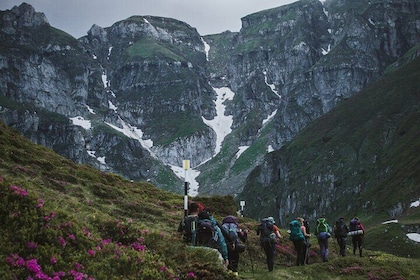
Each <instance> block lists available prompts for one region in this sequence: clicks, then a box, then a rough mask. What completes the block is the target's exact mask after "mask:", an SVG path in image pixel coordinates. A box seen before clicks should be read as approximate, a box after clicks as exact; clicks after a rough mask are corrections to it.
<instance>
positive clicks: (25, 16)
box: [0, 0, 420, 209]
mask: <svg viewBox="0 0 420 280" xmlns="http://www.w3.org/2000/svg"><path fill="white" fill-rule="evenodd" d="M419 10H420V7H419V3H418V2H417V1H408V0H405V1H396V0H394V1H393V0H387V1H355V0H352V1H350V0H330V1H322V2H320V1H317V0H302V1H298V2H295V3H293V4H290V5H286V6H282V7H278V8H274V9H269V10H265V11H260V12H257V13H255V14H251V15H248V16H245V17H244V18H242V28H241V30H240V31H239V32H224V33H221V34H214V35H207V36H201V35H200V34H198V32H197V30H196V29H195V28H193V27H191V26H190V25H188V24H187V23H184V22H181V21H178V20H175V19H169V18H162V17H153V16H138V15H136V16H132V17H130V18H127V19H125V20H121V21H119V22H116V23H115V24H113V25H112V26H110V27H100V26H97V25H93V26H92V28H91V29H90V30H89V31H88V33H87V35H86V36H84V37H82V38H79V39H75V38H73V37H71V36H70V35H69V34H67V33H65V32H63V31H61V30H58V29H56V28H54V27H52V26H50V24H49V23H48V20H47V19H46V17H45V16H44V15H43V14H42V13H39V12H36V11H35V9H34V8H33V7H32V6H30V5H28V4H22V5H20V6H18V7H14V8H13V9H11V10H7V11H1V12H0V39H1V40H0V80H1V84H0V106H1V107H0V117H1V118H2V119H3V120H4V122H5V123H6V124H7V125H8V126H11V127H14V128H16V129H17V130H19V131H20V132H21V133H22V134H24V135H25V136H26V137H27V138H29V139H31V140H32V141H33V142H35V143H38V144H42V145H45V146H47V147H50V148H52V149H54V150H55V151H56V152H58V153H59V154H61V155H64V156H65V157H67V158H69V159H71V160H73V161H75V162H77V163H86V164H89V165H92V166H94V167H96V168H98V169H100V170H103V171H108V172H115V173H118V174H121V175H123V176H124V177H126V178H128V179H132V180H136V181H137V180H148V181H151V182H152V183H153V184H155V185H156V186H158V187H160V188H163V189H166V190H170V191H173V192H178V193H179V192H182V191H183V189H182V186H183V184H182V179H183V178H182V174H181V173H182V172H180V170H182V169H181V168H180V166H182V160H184V159H189V160H191V167H192V168H193V171H194V174H199V175H198V176H197V177H196V178H189V180H191V181H195V180H196V181H197V182H198V185H199V189H198V192H199V193H200V194H203V195H205V194H232V195H237V194H240V193H241V192H242V190H243V188H244V186H245V185H247V192H248V188H249V186H250V185H249V183H247V184H246V178H247V176H248V175H249V174H250V173H251V172H252V170H254V168H255V167H257V166H259V165H261V164H264V162H265V160H264V156H265V155H266V154H267V153H269V152H272V151H275V150H279V149H281V148H282V147H283V146H284V145H285V143H288V142H289V141H291V140H293V139H294V137H295V136H296V135H297V134H298V133H299V132H300V131H302V129H304V128H305V127H307V126H308V125H309V124H310V123H312V122H313V121H314V120H316V119H318V118H320V117H322V116H323V115H324V114H326V113H327V112H329V111H331V110H332V109H333V108H335V107H336V106H337V105H338V104H340V103H342V102H343V101H345V100H348V99H349V98H350V97H351V96H353V95H355V94H356V93H358V92H360V91H361V90H363V89H365V88H366V87H367V86H370V85H372V84H373V83H374V82H376V81H377V80H378V79H379V78H381V77H382V75H383V74H384V71H385V70H386V69H387V66H389V65H391V64H392V63H394V62H396V61H397V60H398V59H400V58H402V57H403V55H404V54H406V53H407V52H409V51H410V49H412V48H413V47H415V46H416V45H417V44H418V42H419V41H420V40H419V34H420V32H419V31H420V28H419V26H420V25H419V20H420V19H419V15H420V11H419ZM416 55H417V53H416V52H414V53H413V55H412V57H410V59H413V57H415V56H416ZM344 103H345V102H344ZM221 130H223V132H222V133H221ZM269 156H271V154H270V155H269ZM345 156H346V157H347V156H349V155H345ZM320 166H321V165H320ZM346 168H349V169H350V170H352V168H353V167H351V166H348V167H346ZM267 172H270V171H267ZM180 174H181V175H180ZM320 180H321V181H322V182H324V183H326V182H329V179H328V178H326V179H324V177H322V176H321V177H320ZM244 197H245V196H244ZM248 199H250V198H249V197H247V200H248ZM255 205H257V204H255ZM271 209H273V208H271Z"/></svg>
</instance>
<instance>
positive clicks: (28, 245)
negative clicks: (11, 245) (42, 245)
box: [26, 242, 37, 249]
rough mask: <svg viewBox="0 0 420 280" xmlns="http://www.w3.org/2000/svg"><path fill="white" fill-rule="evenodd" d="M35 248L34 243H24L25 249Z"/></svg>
mask: <svg viewBox="0 0 420 280" xmlns="http://www.w3.org/2000/svg"><path fill="white" fill-rule="evenodd" d="M36 246H37V244H36V242H27V243H26V247H28V248H29V249H35V248H36Z"/></svg>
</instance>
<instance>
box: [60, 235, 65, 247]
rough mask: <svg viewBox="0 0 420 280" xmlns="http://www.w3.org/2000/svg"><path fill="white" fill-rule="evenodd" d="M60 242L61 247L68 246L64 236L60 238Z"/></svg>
mask: <svg viewBox="0 0 420 280" xmlns="http://www.w3.org/2000/svg"><path fill="white" fill-rule="evenodd" d="M58 242H60V244H61V246H63V247H64V246H66V244H67V242H66V240H65V239H64V238H63V237H62V236H59V237H58Z"/></svg>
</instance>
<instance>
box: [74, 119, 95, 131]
mask: <svg viewBox="0 0 420 280" xmlns="http://www.w3.org/2000/svg"><path fill="white" fill-rule="evenodd" d="M70 120H71V121H72V123H73V124H74V125H78V126H81V127H83V128H84V129H86V130H88V129H91V127H92V124H91V123H90V121H89V120H85V119H84V118H83V117H82V116H77V117H74V118H70Z"/></svg>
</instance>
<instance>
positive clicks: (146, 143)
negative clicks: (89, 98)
mask: <svg viewBox="0 0 420 280" xmlns="http://www.w3.org/2000/svg"><path fill="white" fill-rule="evenodd" d="M119 121H120V122H121V124H122V127H123V128H119V127H117V126H115V125H113V124H110V123H107V122H105V123H106V124H107V125H109V126H110V127H112V128H113V129H115V130H117V131H119V132H121V133H123V134H124V135H125V136H127V137H129V138H132V139H135V140H137V141H139V142H140V144H141V145H142V147H143V148H145V149H146V150H148V151H149V153H150V154H151V155H152V156H153V157H154V158H156V155H155V154H154V153H153V152H152V150H151V148H152V147H153V141H152V140H150V139H147V140H145V139H143V131H142V130H141V129H139V128H137V127H135V126H131V125H130V124H127V123H126V122H124V121H123V120H122V119H121V118H119Z"/></svg>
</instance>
